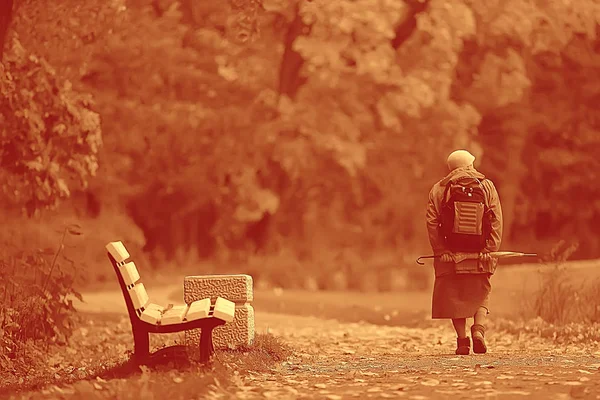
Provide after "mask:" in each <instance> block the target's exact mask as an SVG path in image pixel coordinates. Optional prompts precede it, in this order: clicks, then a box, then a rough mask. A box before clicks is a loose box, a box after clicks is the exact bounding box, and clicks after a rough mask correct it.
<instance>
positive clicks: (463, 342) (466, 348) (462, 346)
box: [456, 336, 471, 356]
mask: <svg viewBox="0 0 600 400" xmlns="http://www.w3.org/2000/svg"><path fill="white" fill-rule="evenodd" d="M470 352H471V338H470V337H468V336H467V337H466V338H463V339H461V338H456V354H458V355H459V356H468V355H469V353H470Z"/></svg>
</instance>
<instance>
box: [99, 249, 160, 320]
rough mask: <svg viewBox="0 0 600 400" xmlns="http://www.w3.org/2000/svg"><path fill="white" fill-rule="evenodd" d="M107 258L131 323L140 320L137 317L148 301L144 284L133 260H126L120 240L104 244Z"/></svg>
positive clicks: (127, 257) (126, 252) (128, 256)
mask: <svg viewBox="0 0 600 400" xmlns="http://www.w3.org/2000/svg"><path fill="white" fill-rule="evenodd" d="M106 250H107V251H108V258H109V260H110V262H111V264H112V265H113V268H114V270H115V273H116V274H117V279H118V281H119V286H120V287H121V291H122V292H123V297H124V298H125V304H126V305H127V312H128V313H129V319H130V320H131V323H132V325H135V324H136V323H137V322H138V321H140V319H139V317H140V315H141V313H142V312H143V311H144V307H146V306H147V305H148V303H149V302H150V298H149V297H148V293H147V292H146V288H145V287H144V284H143V283H141V282H140V274H139V271H138V269H137V267H136V265H135V263H134V262H133V261H129V262H128V261H127V260H128V259H129V258H130V255H129V252H128V251H127V249H126V248H125V246H124V245H123V243H121V242H111V243H109V244H107V245H106Z"/></svg>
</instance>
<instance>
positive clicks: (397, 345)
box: [80, 286, 600, 400]
mask: <svg viewBox="0 0 600 400" xmlns="http://www.w3.org/2000/svg"><path fill="white" fill-rule="evenodd" d="M177 290H179V291H180V290H181V288H179V289H178V288H177V287H176V286H172V287H165V288H162V289H160V288H153V301H155V302H157V303H168V302H169V300H170V299H172V297H173V291H177ZM84 297H85V299H86V304H85V305H82V306H83V307H80V308H82V310H83V311H89V312H106V311H112V312H114V311H120V312H123V313H124V312H125V308H124V306H123V300H122V296H121V294H120V293H119V292H97V293H89V294H85V296H84ZM171 301H172V300H171ZM256 325H257V332H259V333H264V332H270V333H273V334H274V335H277V336H279V337H281V338H282V339H283V340H284V341H286V342H287V343H289V344H290V345H291V346H292V347H293V348H294V349H295V354H294V356H293V357H291V358H290V359H289V360H288V361H286V362H284V363H283V364H282V365H281V366H280V367H278V368H276V369H275V370H273V371H271V372H270V373H256V374H250V375H248V376H244V377H240V378H239V379H237V380H235V384H234V386H233V387H228V388H219V389H216V390H215V391H213V392H211V394H209V398H214V399H217V398H239V399H254V398H272V399H297V398H307V399H308V398H311V399H312V398H314V399H344V398H406V399H412V400H425V399H446V398H454V399H463V398H464V399H475V398H482V399H483V398H485V399H488V398H489V399H528V398H535V399H557V400H559V399H600V347H599V346H598V345H597V344H596V345H595V346H590V345H588V346H584V345H577V346H564V345H563V346H557V345H555V344H553V343H552V342H550V341H548V340H545V339H542V338H539V337H535V336H531V335H518V336H517V335H514V334H508V333H499V332H489V334H488V336H489V337H488V344H489V347H490V353H489V354H487V355H470V356H466V357H458V356H455V355H454V354H453V350H454V345H455V343H454V341H455V338H454V336H453V334H452V331H451V329H450V328H449V327H448V326H446V325H445V324H440V325H437V326H431V325H427V326H424V327H418V328H409V327H402V326H381V325H373V324H368V323H361V322H359V323H344V322H339V321H337V320H335V319H322V318H317V317H310V316H299V315H287V314H280V313H270V312H264V311H262V310H261V309H257V310H256Z"/></svg>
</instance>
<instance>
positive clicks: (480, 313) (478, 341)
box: [471, 307, 488, 354]
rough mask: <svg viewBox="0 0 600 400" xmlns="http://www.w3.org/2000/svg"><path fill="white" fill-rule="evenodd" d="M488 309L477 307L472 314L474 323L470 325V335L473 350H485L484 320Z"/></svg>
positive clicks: (480, 352)
mask: <svg viewBox="0 0 600 400" xmlns="http://www.w3.org/2000/svg"><path fill="white" fill-rule="evenodd" d="M487 315H488V309H487V308H485V307H479V309H478V310H477V312H476V313H475V315H474V316H473V319H474V321H473V322H474V323H473V326H472V327H471V336H472V337H473V352H474V353H479V354H483V353H486V352H487V346H486V344H485V321H486V319H487Z"/></svg>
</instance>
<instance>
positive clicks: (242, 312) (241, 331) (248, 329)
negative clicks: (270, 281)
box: [183, 274, 254, 357]
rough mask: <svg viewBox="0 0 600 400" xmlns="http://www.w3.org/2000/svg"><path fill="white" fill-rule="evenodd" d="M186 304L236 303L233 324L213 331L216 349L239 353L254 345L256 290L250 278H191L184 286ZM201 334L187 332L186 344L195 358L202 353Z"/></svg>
mask: <svg viewBox="0 0 600 400" xmlns="http://www.w3.org/2000/svg"><path fill="white" fill-rule="evenodd" d="M183 296H184V300H185V302H186V304H191V303H192V302H194V301H196V300H201V299H205V298H211V299H216V298H217V297H223V298H225V299H227V300H229V301H232V302H233V303H235V315H234V319H233V321H232V322H229V323H227V324H225V325H223V326H218V327H216V328H215V330H214V331H213V344H214V347H215V349H235V348H238V347H240V346H248V345H251V344H252V343H253V342H254V308H253V307H252V304H251V303H252V301H253V300H254V289H253V282H252V277H251V276H250V275H243V274H238V275H198V276H187V277H185V279H184V282H183ZM199 340H200V330H199V329H194V330H190V331H186V332H185V344H186V347H187V348H188V349H189V351H190V352H191V353H192V354H191V356H192V357H193V356H194V354H193V353H194V352H195V351H197V349H198V343H199Z"/></svg>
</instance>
